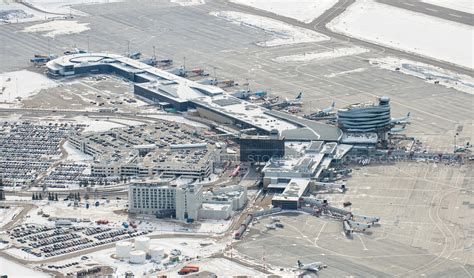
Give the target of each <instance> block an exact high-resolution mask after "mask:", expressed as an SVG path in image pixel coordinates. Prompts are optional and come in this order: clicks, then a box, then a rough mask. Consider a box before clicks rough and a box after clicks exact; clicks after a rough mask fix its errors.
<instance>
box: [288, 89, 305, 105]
mask: <svg viewBox="0 0 474 278" xmlns="http://www.w3.org/2000/svg"><path fill="white" fill-rule="evenodd" d="M302 97H303V93H302V92H300V93H299V94H298V95H297V96H296V97H295V99H293V100H290V99H288V98H287V99H285V101H284V103H285V104H286V105H289V106H293V105H297V106H301V105H303V101H302V100H301V98H302Z"/></svg>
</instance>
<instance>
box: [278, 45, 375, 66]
mask: <svg viewBox="0 0 474 278" xmlns="http://www.w3.org/2000/svg"><path fill="white" fill-rule="evenodd" d="M368 51H369V50H368V49H365V48H362V47H358V46H355V47H339V48H334V49H332V50H328V51H323V52H308V53H303V54H295V55H289V56H281V57H277V58H275V59H273V60H274V61H275V62H278V63H287V62H309V61H313V60H327V59H335V58H340V57H345V56H352V55H358V54H362V53H366V52H368Z"/></svg>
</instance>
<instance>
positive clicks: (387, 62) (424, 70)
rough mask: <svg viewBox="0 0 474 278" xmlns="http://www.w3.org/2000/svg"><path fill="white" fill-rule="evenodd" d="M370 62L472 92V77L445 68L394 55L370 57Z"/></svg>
mask: <svg viewBox="0 0 474 278" xmlns="http://www.w3.org/2000/svg"><path fill="white" fill-rule="evenodd" d="M369 62H370V64H372V65H375V66H378V67H380V68H383V69H388V70H392V71H399V72H401V73H404V74H408V75H411V76H415V77H418V78H421V79H423V80H426V82H428V83H435V81H438V82H439V84H440V85H442V86H445V87H448V88H453V89H455V90H458V91H461V92H465V93H468V94H474V78H472V77H470V76H467V75H463V74H458V73H455V72H452V71H449V70H445V69H442V68H439V67H435V66H432V65H428V64H424V63H420V62H415V61H411V60H406V59H399V58H395V57H385V58H379V59H371V60H370V61H369Z"/></svg>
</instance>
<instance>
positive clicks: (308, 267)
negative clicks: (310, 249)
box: [296, 260, 328, 273]
mask: <svg viewBox="0 0 474 278" xmlns="http://www.w3.org/2000/svg"><path fill="white" fill-rule="evenodd" d="M296 267H297V268H298V270H303V271H304V272H314V273H318V272H319V271H321V270H322V269H323V268H327V267H328V266H327V265H325V264H323V263H322V262H314V263H310V264H303V263H302V262H301V261H300V260H298V265H297V266H296Z"/></svg>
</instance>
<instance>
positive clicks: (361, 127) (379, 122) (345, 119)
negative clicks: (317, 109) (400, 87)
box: [337, 97, 391, 132]
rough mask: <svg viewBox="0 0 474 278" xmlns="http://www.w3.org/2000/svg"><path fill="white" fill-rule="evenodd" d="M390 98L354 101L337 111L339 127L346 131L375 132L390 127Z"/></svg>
mask: <svg viewBox="0 0 474 278" xmlns="http://www.w3.org/2000/svg"><path fill="white" fill-rule="evenodd" d="M390 120H391V117H390V99H389V98H388V97H381V98H379V102H378V104H375V103H356V104H351V105H349V106H348V107H346V108H342V109H339V110H338V111H337V123H338V125H339V127H340V128H341V129H342V130H344V131H348V132H377V131H384V130H387V129H389V127H390Z"/></svg>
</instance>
